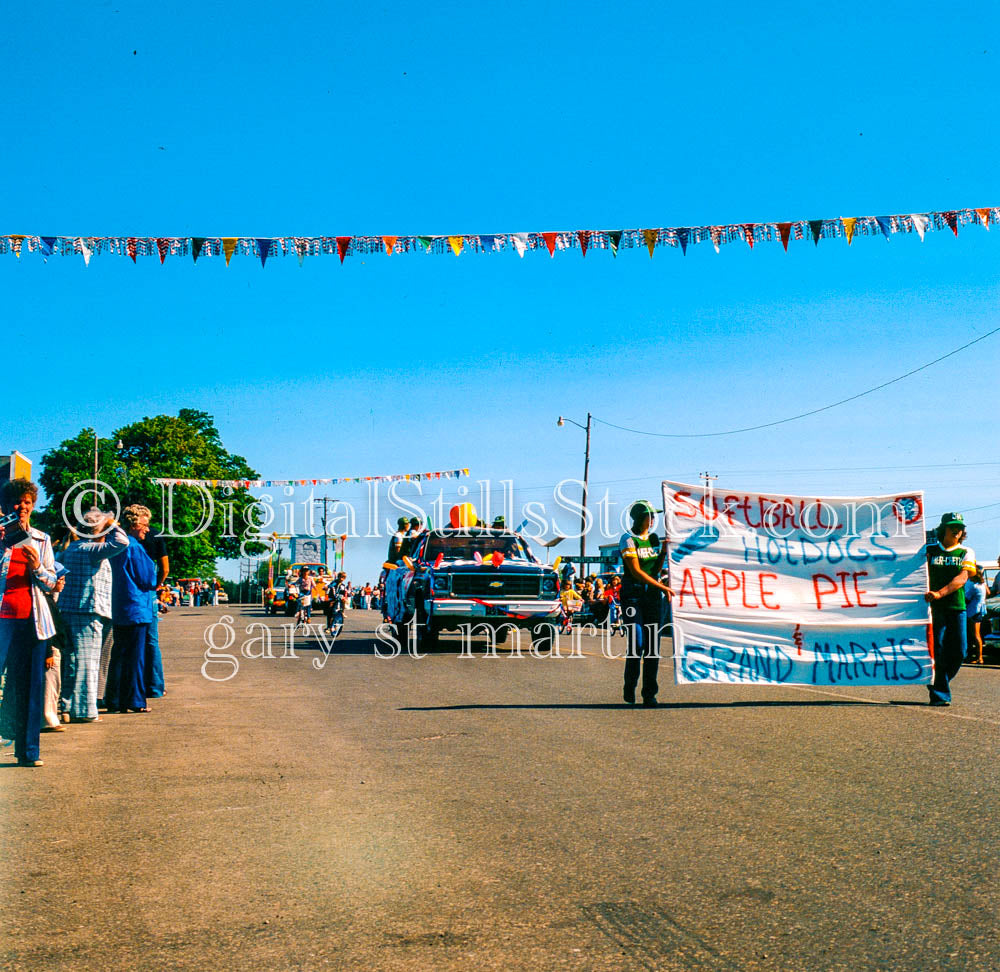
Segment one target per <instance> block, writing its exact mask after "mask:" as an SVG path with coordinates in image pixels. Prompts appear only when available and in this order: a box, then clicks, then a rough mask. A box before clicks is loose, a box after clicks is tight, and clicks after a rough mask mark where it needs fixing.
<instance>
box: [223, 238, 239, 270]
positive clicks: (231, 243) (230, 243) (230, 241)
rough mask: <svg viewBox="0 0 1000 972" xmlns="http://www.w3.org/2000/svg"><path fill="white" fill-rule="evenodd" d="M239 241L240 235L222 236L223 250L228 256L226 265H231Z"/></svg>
mask: <svg viewBox="0 0 1000 972" xmlns="http://www.w3.org/2000/svg"><path fill="white" fill-rule="evenodd" d="M238 241H239V237H238V236H224V237H222V252H223V253H224V254H225V256H226V266H227V267H228V266H229V261H230V260H232V258H233V254H234V253H235V252H236V244H237V242H238Z"/></svg>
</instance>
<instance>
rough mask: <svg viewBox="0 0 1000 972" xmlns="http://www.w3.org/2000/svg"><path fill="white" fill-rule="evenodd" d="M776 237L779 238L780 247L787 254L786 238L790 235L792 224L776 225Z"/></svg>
mask: <svg viewBox="0 0 1000 972" xmlns="http://www.w3.org/2000/svg"><path fill="white" fill-rule="evenodd" d="M777 226H778V235H779V236H780V237H781V245H782V246H783V247H784V248H785V252H786V253H787V252H788V238H789V237H790V236H791V235H792V224H791V223H778V224H777Z"/></svg>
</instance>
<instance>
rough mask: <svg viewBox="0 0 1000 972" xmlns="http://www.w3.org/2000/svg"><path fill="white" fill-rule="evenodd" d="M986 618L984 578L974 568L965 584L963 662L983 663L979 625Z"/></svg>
mask: <svg viewBox="0 0 1000 972" xmlns="http://www.w3.org/2000/svg"><path fill="white" fill-rule="evenodd" d="M985 618H986V578H985V577H984V576H983V572H982V570H981V569H980V568H979V567H978V565H977V567H976V569H975V571H974V572H973V574H972V576H971V577H970V578H969V579H968V580H967V581H966V582H965V641H966V653H965V660H966V661H968V662H972V663H973V664H976V665H982V663H983V636H982V633H981V632H980V630H979V625H980V624H981V623H982V622H983V621H984V620H985Z"/></svg>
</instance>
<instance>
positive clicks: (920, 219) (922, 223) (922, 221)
mask: <svg viewBox="0 0 1000 972" xmlns="http://www.w3.org/2000/svg"><path fill="white" fill-rule="evenodd" d="M910 219H912V220H913V228H914V229H915V230H916V231H917V232H918V233H919V234H920V242H921V243H923V242H924V233H926V232H927V224H928V223H929V222H930V220H929V219H928V218H927V217H926V216H921V215H920V214H919V213H911V214H910Z"/></svg>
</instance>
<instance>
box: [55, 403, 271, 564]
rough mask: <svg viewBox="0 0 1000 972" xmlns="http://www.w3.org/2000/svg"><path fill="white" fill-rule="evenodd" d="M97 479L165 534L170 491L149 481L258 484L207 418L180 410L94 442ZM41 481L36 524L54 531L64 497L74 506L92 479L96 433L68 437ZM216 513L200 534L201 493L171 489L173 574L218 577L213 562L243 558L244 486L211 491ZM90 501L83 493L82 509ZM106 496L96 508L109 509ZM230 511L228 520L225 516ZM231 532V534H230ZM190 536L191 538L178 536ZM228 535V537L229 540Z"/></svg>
mask: <svg viewBox="0 0 1000 972" xmlns="http://www.w3.org/2000/svg"><path fill="white" fill-rule="evenodd" d="M97 455H98V479H99V480H100V481H101V482H103V483H105V484H107V485H108V486H110V487H111V488H112V489H113V490H114V491H115V493H116V494H117V496H118V498H119V501H120V503H121V506H122V508H123V509H124V507H126V506H128V505H129V504H130V503H142V504H143V505H144V506H148V507H149V509H150V510H151V511H152V513H153V520H152V522H153V528H154V530H157V531H159V530H161V529H162V530H166V528H167V526H168V524H167V523H166V522H165V519H166V518H168V517H169V515H170V507H169V506H168V502H167V499H168V496H170V495H171V491H170V490H169V489H168V487H164V486H158V485H156V484H155V483H153V482H152V480H153V479H157V478H165V479H256V478H257V476H258V474H257V473H256V472H255V471H254V470H253V469H251V468H250V466H249V465H248V464H247V461H246V459H244V458H243V456H237V455H232V454H231V453H229V452H227V451H226V449H225V448H224V446H223V444H222V439H221V438H220V436H219V432H218V430H217V429H216V428H215V425H214V420H213V419H212V416H211V415H209V414H207V413H206V412H200V411H197V410H196V409H191V408H182V409H181V410H180V411H179V412H178V414H177V415H176V416H173V415H156V416H153V417H152V418H148V417H147V418H144V419H142V420H141V421H139V422H133V423H132V424H131V425H125V426H122V428H120V429H117V430H116V431H115V432H113V433H112V435H111V436H110V438H107V439H98V442H97ZM41 468H42V471H41V474H40V475H39V477H38V478H39V482H40V483H41V485H42V488H43V489H44V490H45V493H46V495H47V496H48V498H49V503H48V506H47V507H46V508H45V509H44V510H43V511H41V513H40V515H39V517H38V520H39V525H41V526H42V528H43V529H49V530H50V531H57V530H58V529H59V528H60V527H61V526H62V524H63V513H62V505H63V500H64V497H68V499H69V503H70V507H69V510H70V518H71V519H72V511H71V505H72V502H73V497H74V495H76V492H79V491H80V489H81V487H80V486H79V485H77V484H80V483H85V482H86V481H92V480H93V477H94V431H93V430H92V429H82V430H81V431H80V432H79V434H77V435H76V436H75V437H74V438H72V439H67V440H66V441H64V442H63V443H62V444H61V445H60V446H59V447H58V448H57V449H53V450H52V451H51V452H48V453H46V454H45V455H44V456H43V457H42V462H41ZM210 492H211V494H212V498H213V504H214V511H213V516H212V517H211V521H210V522H209V523H208V525H207V527H206V528H205V529H204V530H202V531H201V532H196V531H197V530H198V527H199V525H200V524H201V523H202V522H203V521H204V519H205V518H207V513H208V507H207V503H206V501H205V499H204V497H203V494H202V492H201V491H200V490H198V489H195V488H193V487H185V486H175V487H173V488H172V500H173V502H172V523H171V524H169V525H170V526H172V528H173V533H175V534H179V535H180V536H178V537H175V538H171V537H170V535H169V534H167V548H168V551H169V554H170V573H171V576H172V577H175V578H177V577H205V576H212V575H213V574H214V573H215V561H216V558H217V557H221V558H224V559H230V558H235V557H239V556H240V555H241V551H240V543H241V534H242V532H243V531H244V529H245V527H246V515H247V514H246V510H247V507H248V506H249V505H250V504H251V503H253V501H254V500H253V497H252V496H250V494H249V493H248V491H247V490H246V489H243V488H239V489H234V490H231V491H227V490H226V489H223V488H221V487H220V488H216V489H213V490H210ZM92 500H93V496H92V494H91V495H86V496H84V499H83V507H84V508H85V509H86V508H87V507H88V506H89V505H90V503H91V502H92ZM112 502H113V501H112V498H111V497H110V496H105V497H104V499H103V500H102V503H101V505H102V506H104V508H110V506H111V503H112ZM230 510H231V515H230ZM230 527H231V529H230ZM189 533H193V534H194V535H193V536H189V537H186V536H183V534H189ZM227 534H229V535H227ZM264 549H265V548H264V546H263V545H262V544H259V543H247V544H246V546H245V548H244V551H243V553H245V554H250V553H260V552H262V551H263V550H264Z"/></svg>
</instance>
